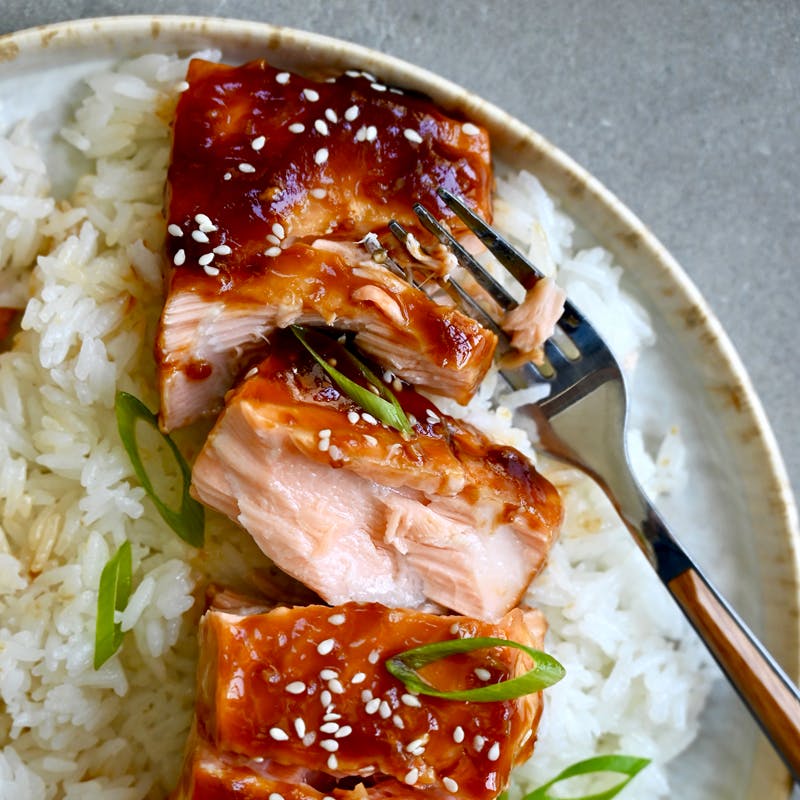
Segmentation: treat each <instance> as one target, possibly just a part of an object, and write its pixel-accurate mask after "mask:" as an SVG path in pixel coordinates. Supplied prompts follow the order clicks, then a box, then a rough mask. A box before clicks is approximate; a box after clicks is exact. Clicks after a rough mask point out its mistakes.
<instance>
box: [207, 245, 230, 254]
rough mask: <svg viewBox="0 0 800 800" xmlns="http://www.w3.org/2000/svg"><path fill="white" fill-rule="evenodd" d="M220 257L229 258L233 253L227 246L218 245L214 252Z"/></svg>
mask: <svg viewBox="0 0 800 800" xmlns="http://www.w3.org/2000/svg"><path fill="white" fill-rule="evenodd" d="M212 252H213V253H216V254H217V255H218V256H229V255H230V254H231V253H232V252H233V251H232V250H231V248H230V247H228V245H227V244H218V245H217V246H216V247H215V248H214V249H213V250H212Z"/></svg>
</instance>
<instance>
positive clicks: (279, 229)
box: [272, 222, 286, 239]
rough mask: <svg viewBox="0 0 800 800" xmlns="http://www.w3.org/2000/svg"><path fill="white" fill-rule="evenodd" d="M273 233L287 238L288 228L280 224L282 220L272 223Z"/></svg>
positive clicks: (281, 237)
mask: <svg viewBox="0 0 800 800" xmlns="http://www.w3.org/2000/svg"><path fill="white" fill-rule="evenodd" d="M272 235H273V236H277V237H278V239H285V238H286V229H285V228H284V227H283V225H281V224H280V222H273V223H272Z"/></svg>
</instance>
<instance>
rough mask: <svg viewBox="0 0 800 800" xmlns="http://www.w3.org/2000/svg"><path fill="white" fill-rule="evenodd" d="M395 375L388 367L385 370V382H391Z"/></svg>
mask: <svg viewBox="0 0 800 800" xmlns="http://www.w3.org/2000/svg"><path fill="white" fill-rule="evenodd" d="M393 377H394V375H392V373H391V370H388V369H387V370H384V373H383V382H384V383H391V382H392V378H393Z"/></svg>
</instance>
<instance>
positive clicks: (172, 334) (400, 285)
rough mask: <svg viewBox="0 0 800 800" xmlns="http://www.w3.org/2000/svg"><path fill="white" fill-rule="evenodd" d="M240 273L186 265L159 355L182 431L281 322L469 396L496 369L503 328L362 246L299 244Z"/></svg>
mask: <svg viewBox="0 0 800 800" xmlns="http://www.w3.org/2000/svg"><path fill="white" fill-rule="evenodd" d="M229 282H230V276H228V275H223V274H222V273H220V274H219V275H214V276H211V275H206V274H205V273H204V272H203V271H202V270H200V271H199V272H198V271H196V270H188V269H185V270H176V271H175V272H174V273H173V275H172V277H171V279H170V283H169V292H168V296H167V299H166V303H165V305H164V309H163V312H162V316H161V324H160V330H159V337H158V341H157V356H158V363H159V381H160V387H161V424H162V427H163V428H164V429H165V430H171V429H173V428H179V427H181V426H183V425H186V424H188V423H190V422H192V421H193V420H194V419H196V418H197V417H199V416H201V415H204V414H215V413H218V412H219V410H220V409H221V407H222V400H223V397H224V394H225V392H226V391H227V390H228V389H229V388H230V387H231V386H232V385H233V384H234V383H235V382H236V380H237V379H238V378H239V377H240V375H241V373H242V372H243V371H246V370H247V368H248V367H249V366H250V365H251V363H252V362H253V360H254V359H255V358H257V357H258V355H259V354H263V351H264V347H265V341H266V340H267V339H268V338H269V336H270V335H271V333H272V331H273V330H275V328H284V327H286V326H288V325H291V324H310V325H314V324H316V325H323V324H324V325H332V326H335V327H338V328H341V329H344V330H352V331H355V332H356V340H357V342H358V344H359V346H360V347H361V348H362V349H363V350H364V351H365V352H368V353H371V354H373V355H374V356H375V357H376V358H377V359H379V360H380V361H381V362H382V363H383V364H385V365H386V366H388V367H389V368H390V369H392V370H393V371H394V372H396V373H397V374H398V375H402V376H403V377H405V378H406V379H407V380H409V381H412V382H414V383H416V384H418V385H420V386H423V387H427V388H428V389H430V390H432V391H434V392H437V393H439V394H445V395H450V396H453V397H456V398H458V399H461V400H467V399H469V397H470V396H471V395H472V393H473V392H474V391H475V389H476V387H477V386H478V384H479V383H480V381H481V380H482V379H483V377H484V375H485V374H486V370H487V369H488V368H489V365H490V364H491V360H492V355H493V353H494V348H495V344H496V338H495V336H494V334H493V333H491V332H490V331H487V330H486V329H485V328H483V327H482V326H480V325H479V324H478V323H477V322H475V321H474V320H472V319H471V318H469V317H467V316H465V315H464V314H462V313H461V312H459V311H457V310H456V309H454V308H451V307H447V306H443V305H438V304H437V303H435V302H434V301H433V300H431V299H430V298H429V297H428V296H427V295H426V294H424V293H423V292H422V291H420V290H419V289H415V288H414V287H412V286H411V285H410V284H409V283H407V282H406V281H405V280H403V279H402V278H399V277H397V276H395V275H394V274H392V273H391V272H390V271H389V270H388V269H386V268H385V267H383V266H381V265H379V264H377V263H375V261H373V260H372V258H371V257H370V256H369V254H368V253H367V252H366V250H364V249H363V248H362V247H359V246H358V245H355V244H349V243H339V242H336V243H334V242H330V241H316V242H313V243H312V244H304V243H297V244H295V245H294V246H293V247H291V248H289V249H288V250H284V251H282V252H281V254H280V255H279V256H276V257H274V258H271V259H270V267H269V268H268V269H263V270H254V271H252V272H244V273H242V274H240V275H239V277H238V278H237V279H236V281H235V285H234V286H230V285H229Z"/></svg>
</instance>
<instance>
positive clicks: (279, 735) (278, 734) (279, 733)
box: [269, 728, 289, 742]
mask: <svg viewBox="0 0 800 800" xmlns="http://www.w3.org/2000/svg"><path fill="white" fill-rule="evenodd" d="M269 735H270V736H271V737H272V738H273V739H274V740H275V741H276V742H285V741H287V740H288V739H289V734H288V733H286V731H284V730H281V729H280V728H270V729H269Z"/></svg>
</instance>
